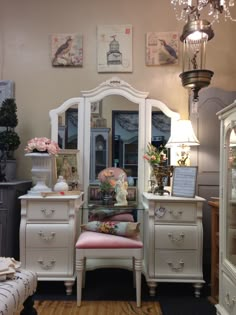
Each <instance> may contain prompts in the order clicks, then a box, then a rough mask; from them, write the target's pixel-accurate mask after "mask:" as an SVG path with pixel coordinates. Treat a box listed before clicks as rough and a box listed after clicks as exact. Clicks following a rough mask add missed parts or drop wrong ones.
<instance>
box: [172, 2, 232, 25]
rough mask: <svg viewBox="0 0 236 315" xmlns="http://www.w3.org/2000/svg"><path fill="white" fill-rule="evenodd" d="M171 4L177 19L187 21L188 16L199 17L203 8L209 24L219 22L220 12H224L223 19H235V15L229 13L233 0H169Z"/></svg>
mask: <svg viewBox="0 0 236 315" xmlns="http://www.w3.org/2000/svg"><path fill="white" fill-rule="evenodd" d="M171 4H173V6H174V10H175V15H176V18H177V20H184V21H187V20H188V19H189V17H190V16H192V17H194V18H195V19H196V17H197V18H199V16H200V13H201V12H202V11H203V9H205V10H204V11H207V9H208V13H207V14H208V17H209V19H211V24H212V23H214V22H215V21H217V22H219V17H220V13H224V14H223V15H224V18H225V20H227V19H229V20H231V21H234V22H235V21H236V15H235V17H233V16H232V13H231V11H232V8H233V7H234V4H235V1H234V0H171Z"/></svg>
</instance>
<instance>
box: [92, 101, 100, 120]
mask: <svg viewBox="0 0 236 315" xmlns="http://www.w3.org/2000/svg"><path fill="white" fill-rule="evenodd" d="M91 115H93V116H101V115H102V100H101V101H98V102H93V103H91Z"/></svg>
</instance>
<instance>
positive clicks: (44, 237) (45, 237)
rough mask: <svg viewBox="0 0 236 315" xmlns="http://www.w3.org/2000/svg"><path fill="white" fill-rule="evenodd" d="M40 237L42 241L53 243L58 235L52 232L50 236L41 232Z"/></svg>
mask: <svg viewBox="0 0 236 315" xmlns="http://www.w3.org/2000/svg"><path fill="white" fill-rule="evenodd" d="M38 235H39V236H40V238H41V239H42V240H44V241H47V242H48V241H51V240H52V239H54V237H55V235H56V233H55V232H51V233H50V235H45V234H44V233H43V231H39V232H38Z"/></svg>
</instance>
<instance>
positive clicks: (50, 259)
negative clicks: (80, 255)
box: [20, 193, 83, 295]
mask: <svg viewBox="0 0 236 315" xmlns="http://www.w3.org/2000/svg"><path fill="white" fill-rule="evenodd" d="M20 199H21V224H20V260H21V263H22V268H25V269H29V270H33V271H36V272H37V275H38V280H42V281H50V280H52V281H64V283H65V286H66V293H67V295H69V294H71V292H72V285H73V284H74V281H75V278H76V277H75V267H74V264H75V254H74V253H75V242H76V240H77V238H78V234H79V231H80V220H81V212H82V211H81V210H80V207H81V206H82V204H83V193H81V194H80V195H65V196H47V197H42V196H40V195H33V194H27V195H23V196H21V197H20Z"/></svg>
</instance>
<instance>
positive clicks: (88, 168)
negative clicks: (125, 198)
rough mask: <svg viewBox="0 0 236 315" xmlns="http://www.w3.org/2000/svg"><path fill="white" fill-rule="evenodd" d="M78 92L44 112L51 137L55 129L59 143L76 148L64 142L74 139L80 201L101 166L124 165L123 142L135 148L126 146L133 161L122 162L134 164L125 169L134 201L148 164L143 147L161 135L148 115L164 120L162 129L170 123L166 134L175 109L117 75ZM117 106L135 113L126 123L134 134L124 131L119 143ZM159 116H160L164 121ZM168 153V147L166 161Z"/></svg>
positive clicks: (71, 142) (144, 185)
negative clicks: (133, 189) (132, 184)
mask: <svg viewBox="0 0 236 315" xmlns="http://www.w3.org/2000/svg"><path fill="white" fill-rule="evenodd" d="M80 93H81V95H82V96H81V97H75V98H71V99H68V100H67V101H66V102H64V103H63V104H62V105H60V106H59V107H58V108H56V109H53V110H51V111H50V113H49V115H50V120H51V138H52V139H53V140H55V141H58V136H59V134H60V143H62V144H64V146H65V148H70V149H75V148H74V147H69V146H70V145H73V146H74V145H75V144H76V145H77V147H76V149H78V150H79V151H80V164H79V165H78V170H79V176H80V183H81V187H82V189H83V191H84V198H85V205H86V203H87V202H88V187H89V185H90V184H91V183H96V180H97V174H98V173H99V171H100V170H101V168H106V167H110V166H120V167H124V168H125V169H126V168H127V165H126V166H125V165H124V161H126V160H127V159H126V158H124V152H125V150H126V149H124V143H127V144H129V143H130V144H134V145H133V146H130V147H131V148H132V150H134V152H133V151H131V153H132V152H133V153H132V154H131V156H130V157H129V160H128V161H129V162H131V160H132V159H131V157H134V153H135V163H127V164H135V168H130V169H129V172H131V171H132V169H133V172H134V170H135V172H134V173H132V174H133V176H134V177H135V178H136V180H135V184H136V187H137V192H138V193H137V199H138V200H137V201H138V202H140V200H141V198H140V196H141V193H142V192H143V191H145V190H147V188H148V187H147V186H148V179H149V174H150V170H149V166H148V163H145V161H144V159H143V155H144V152H145V150H146V146H147V144H148V143H149V142H151V141H152V140H153V139H154V138H155V139H156V141H159V140H160V139H163V138H159V137H162V136H163V132H161V133H160V134H159V135H155V134H154V131H153V127H152V126H153V124H152V118H153V114H156V115H159V118H160V117H162V118H163V119H164V120H163V119H159V120H158V121H159V123H160V124H162V128H163V126H164V125H165V128H167V129H168V128H169V131H168V130H167V133H166V136H165V137H166V138H167V137H168V133H169V132H170V131H171V129H172V126H173V123H174V121H176V120H178V119H179V118H180V116H179V114H178V113H176V112H173V111H172V110H170V109H169V108H168V107H167V106H166V105H165V104H164V103H162V102H161V101H158V100H155V99H148V98H147V97H148V92H141V91H138V90H136V89H135V88H133V87H132V86H131V85H130V84H128V83H127V82H125V81H123V80H121V79H119V78H117V77H113V78H111V79H110V80H107V81H105V82H103V83H101V84H100V85H98V86H97V87H96V88H95V89H92V90H89V91H81V92H80ZM118 111H122V112H124V111H126V113H125V114H128V113H135V115H136V118H135V117H134V116H133V117H131V116H130V119H131V122H132V124H133V125H134V126H132V124H130V122H129V125H130V128H131V129H133V128H134V129H135V133H134V134H132V133H131V132H130V131H129V135H128V136H129V137H127V138H126V139H123V140H122V141H123V145H122V148H121V144H119V143H118V142H117V139H118V138H119V136H120V139H121V134H120V133H119V132H118V131H117V129H116V127H115V126H114V119H115V118H114V115H115V113H117V112H118ZM163 121H165V123H164V125H163ZM71 128H72V129H71ZM126 136H127V135H126ZM61 137H62V139H61ZM63 137H64V138H63ZM165 137H164V138H165ZM165 140H168V138H167V139H165ZM120 142H121V141H120ZM117 145H118V147H117ZM120 150H122V151H123V153H122V165H120V163H121V158H120V157H119V158H117V155H116V154H120V156H121V153H120ZM117 152H118V153H117ZM172 156H173V154H172V152H171V153H170V163H171V160H172ZM117 159H118V160H119V161H118V162H117ZM132 162H133V160H132ZM118 163H119V165H118ZM131 176H132V175H131Z"/></svg>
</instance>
